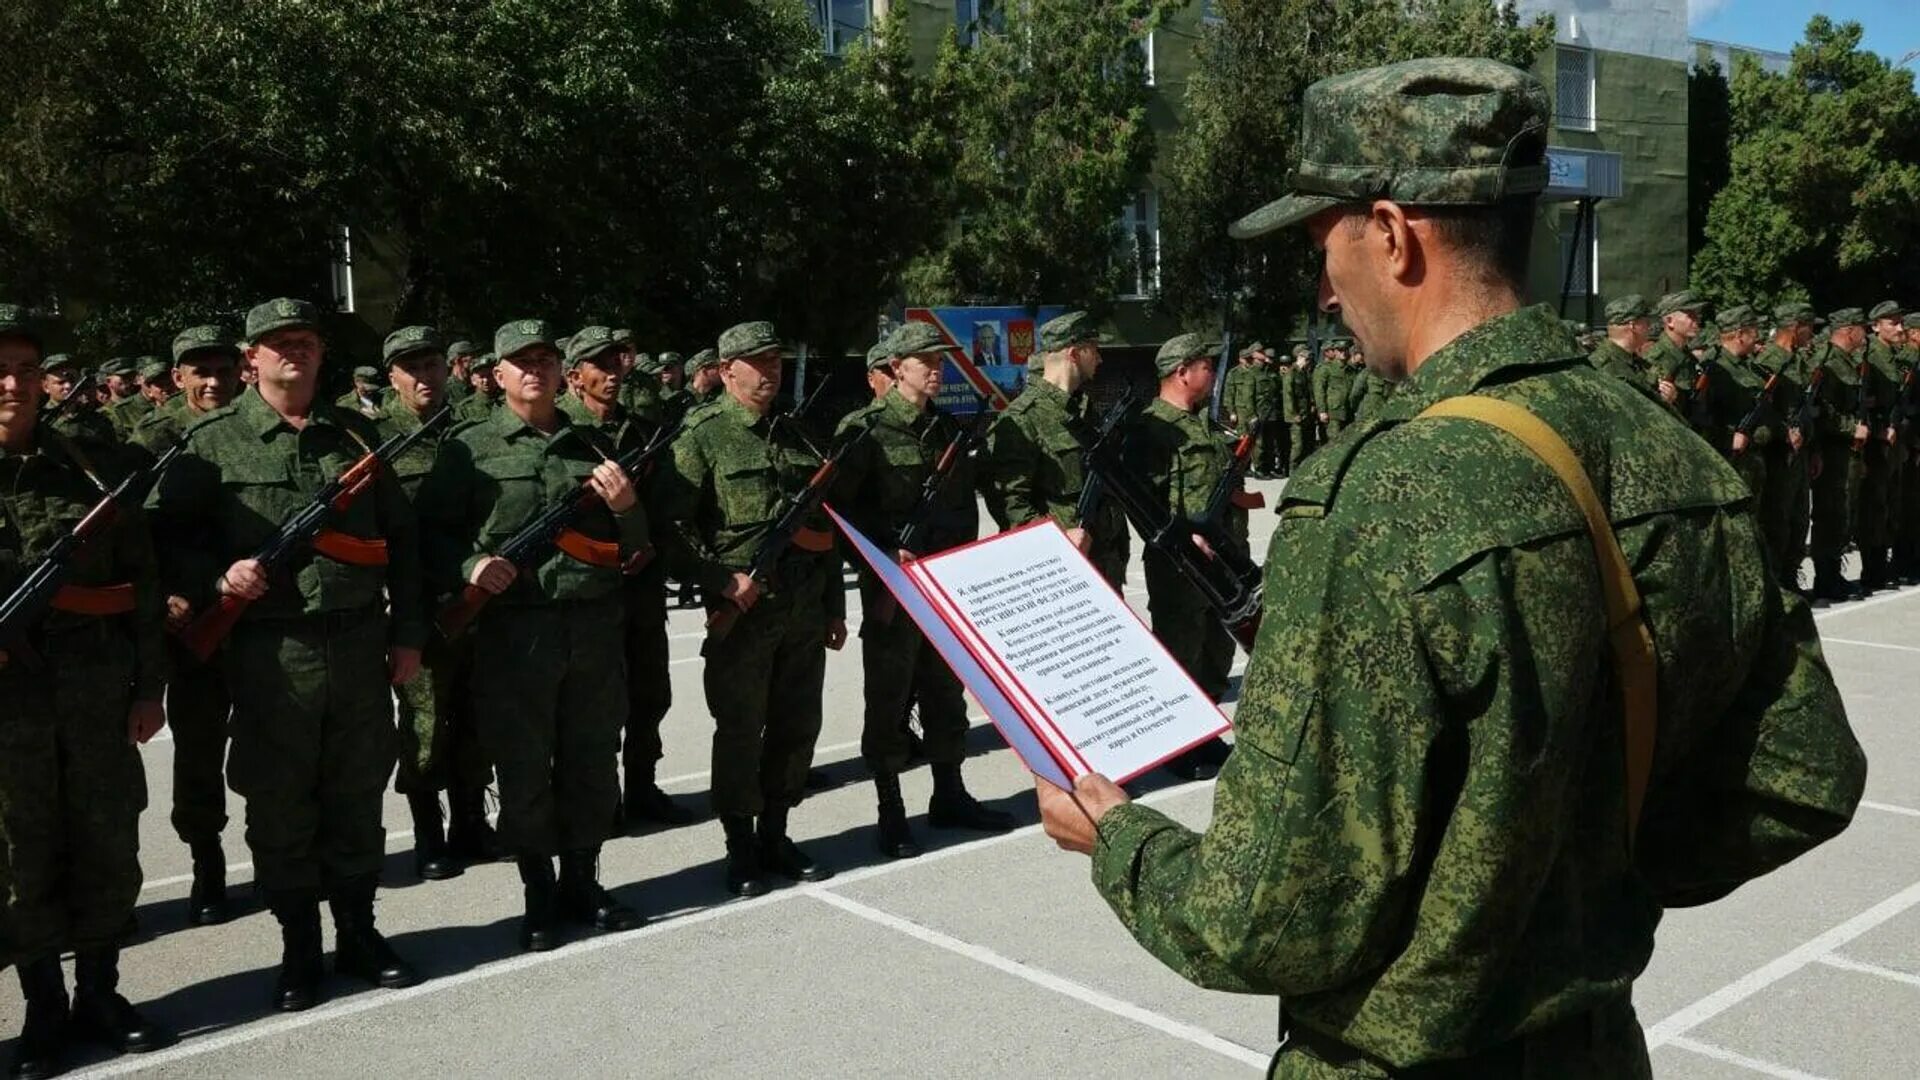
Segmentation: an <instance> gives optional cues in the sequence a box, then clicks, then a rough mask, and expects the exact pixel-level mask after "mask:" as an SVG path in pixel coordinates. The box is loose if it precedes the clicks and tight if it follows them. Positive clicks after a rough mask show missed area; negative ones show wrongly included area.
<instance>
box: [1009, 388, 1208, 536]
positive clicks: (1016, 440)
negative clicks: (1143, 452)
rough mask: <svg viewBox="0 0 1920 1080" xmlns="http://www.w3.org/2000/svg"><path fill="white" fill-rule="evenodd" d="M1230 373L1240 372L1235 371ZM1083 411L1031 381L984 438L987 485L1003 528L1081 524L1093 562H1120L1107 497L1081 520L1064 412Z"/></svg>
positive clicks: (1077, 463)
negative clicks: (1048, 522)
mask: <svg viewBox="0 0 1920 1080" xmlns="http://www.w3.org/2000/svg"><path fill="white" fill-rule="evenodd" d="M1235 370H1240V369H1238V368H1236V369H1235ZM1084 407H1085V397H1084V396H1083V395H1076V398H1075V399H1071V400H1070V399H1069V398H1068V397H1067V393H1066V391H1064V390H1062V389H1060V388H1059V387H1058V386H1055V385H1054V384H1052V383H1050V382H1048V381H1046V380H1045V379H1035V380H1033V381H1032V382H1029V383H1028V384H1027V388H1026V390H1024V391H1022V392H1021V394H1020V396H1019V397H1018V398H1016V399H1014V402H1013V404H1011V405H1009V406H1007V410H1006V411H1005V412H1003V413H1001V414H1000V418H999V419H998V420H996V421H994V425H993V430H992V431H991V432H989V433H988V436H987V463H986V471H987V483H988V484H989V485H990V486H991V487H992V488H993V491H994V499H993V500H992V502H991V504H990V505H995V506H997V507H998V509H999V510H1000V511H1001V512H1003V513H1005V514H1006V517H1007V520H1006V525H1007V526H1008V527H1009V528H1017V527H1019V526H1021V525H1025V524H1027V523H1028V522H1030V521H1037V520H1039V519H1040V518H1043V517H1051V518H1053V520H1054V521H1056V522H1058V523H1059V524H1060V527H1061V528H1063V529H1072V528H1077V527H1080V526H1082V525H1084V526H1085V527H1086V529H1087V531H1088V533H1089V534H1090V535H1091V536H1092V540H1093V552H1092V553H1090V554H1092V555H1093V557H1094V562H1095V563H1096V564H1100V563H1102V562H1103V558H1105V559H1107V560H1110V559H1111V558H1113V557H1115V556H1116V555H1117V557H1118V558H1120V559H1123V560H1124V558H1125V554H1124V552H1125V550H1126V546H1127V521H1126V517H1125V515H1124V514H1123V513H1122V512H1121V510H1120V507H1119V506H1118V505H1116V504H1115V503H1114V501H1113V500H1112V499H1100V500H1097V501H1096V502H1095V504H1094V505H1095V509H1094V519H1093V520H1092V521H1090V522H1082V521H1081V520H1080V493H1081V491H1082V490H1084V489H1085V487H1086V472H1085V470H1084V468H1083V463H1082V461H1081V455H1082V453H1083V452H1084V448H1083V447H1082V446H1081V445H1080V440H1079V439H1078V438H1076V437H1075V436H1074V434H1073V432H1072V431H1070V430H1068V428H1067V420H1068V415H1069V412H1068V410H1069V409H1072V410H1074V411H1075V412H1076V413H1077V412H1078V411H1080V410H1082V409H1083V408H1084Z"/></svg>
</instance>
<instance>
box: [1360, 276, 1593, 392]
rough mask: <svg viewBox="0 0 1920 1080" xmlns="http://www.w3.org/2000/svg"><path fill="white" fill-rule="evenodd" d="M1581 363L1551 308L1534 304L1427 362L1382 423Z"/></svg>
mask: <svg viewBox="0 0 1920 1080" xmlns="http://www.w3.org/2000/svg"><path fill="white" fill-rule="evenodd" d="M1579 357H1580V346H1579V343H1578V342H1576V341H1574V340H1573V335H1571V334H1569V333H1567V330H1566V327H1564V326H1561V325H1560V320H1559V318H1558V317H1556V316H1555V315H1554V313H1553V309H1552V308H1550V307H1548V306H1547V305H1545V304H1535V305H1533V306H1532V307H1525V308H1521V309H1520V310H1518V311H1511V312H1508V313H1507V314H1505V315H1501V316H1498V317H1496V318H1492V319H1489V320H1487V321H1486V322H1484V323H1481V324H1480V325H1479V326H1476V327H1474V328H1473V329H1471V330H1469V331H1467V332H1466V333H1464V334H1461V335H1460V336H1459V337H1457V338H1454V339H1453V340H1452V341H1449V342H1447V343H1446V344H1445V345H1443V346H1441V348H1440V350H1439V351H1438V352H1436V353H1434V354H1433V355H1432V356H1429V357H1427V361H1426V363H1424V364H1421V365H1420V369H1419V370H1418V371H1416V372H1414V373H1413V374H1412V375H1410V376H1408V377H1407V378H1406V379H1405V380H1403V381H1402V382H1401V383H1400V387H1399V389H1397V390H1395V391H1394V393H1393V396H1392V397H1390V398H1388V399H1387V404H1386V405H1385V406H1384V409H1385V412H1384V413H1383V417H1386V416H1390V417H1392V418H1393V419H1408V418H1411V417H1414V416H1418V415H1419V414H1420V412H1421V411H1422V410H1424V409H1425V408H1427V406H1429V405H1432V404H1434V403H1435V402H1439V401H1444V400H1446V399H1447V398H1450V397H1458V396H1460V395H1462V394H1470V393H1472V392H1473V391H1475V390H1478V389H1479V388H1481V387H1482V386H1485V385H1487V384H1489V383H1495V382H1510V381H1512V380H1513V379H1516V378H1519V377H1520V376H1521V375H1523V374H1526V373H1527V372H1528V371H1529V370H1531V369H1537V368H1546V367H1552V366H1554V365H1556V364H1560V363H1564V362H1565V361H1567V360H1570V359H1575V358H1579Z"/></svg>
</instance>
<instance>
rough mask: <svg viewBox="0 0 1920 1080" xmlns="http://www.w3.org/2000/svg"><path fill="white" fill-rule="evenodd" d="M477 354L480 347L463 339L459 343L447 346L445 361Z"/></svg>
mask: <svg viewBox="0 0 1920 1080" xmlns="http://www.w3.org/2000/svg"><path fill="white" fill-rule="evenodd" d="M479 354H480V346H478V345H475V344H474V343H473V342H471V341H468V340H467V339H465V338H461V339H460V340H459V341H456V342H454V343H453V344H451V345H449V346H447V359H449V360H457V359H459V358H460V357H462V356H478V355H479Z"/></svg>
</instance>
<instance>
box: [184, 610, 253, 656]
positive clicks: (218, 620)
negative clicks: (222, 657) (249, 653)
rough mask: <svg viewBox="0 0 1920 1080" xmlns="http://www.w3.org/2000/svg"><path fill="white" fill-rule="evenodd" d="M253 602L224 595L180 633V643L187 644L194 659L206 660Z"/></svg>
mask: <svg viewBox="0 0 1920 1080" xmlns="http://www.w3.org/2000/svg"><path fill="white" fill-rule="evenodd" d="M251 603H252V601H250V600H243V599H241V598H240V597H238V596H230V595H222V596H221V597H220V599H218V600H216V601H214V604H213V606H212V607H210V608H208V609H207V610H205V611H203V612H201V613H200V617H199V618H197V619H195V620H193V624H192V625H191V626H188V627H187V628H186V630H185V631H183V632H182V633H181V634H180V644H182V645H184V646H186V649H187V651H188V652H190V653H192V654H193V656H194V659H196V660H200V661H202V662H205V661H206V660H207V659H209V658H210V657H212V656H213V651H214V650H215V649H218V648H219V647H220V643H221V642H222V641H225V640H226V639H227V635H228V634H230V633H232V632H233V626H234V624H235V623H237V622H239V621H240V616H242V615H244V614H246V612H247V606H248V605H249V604H251Z"/></svg>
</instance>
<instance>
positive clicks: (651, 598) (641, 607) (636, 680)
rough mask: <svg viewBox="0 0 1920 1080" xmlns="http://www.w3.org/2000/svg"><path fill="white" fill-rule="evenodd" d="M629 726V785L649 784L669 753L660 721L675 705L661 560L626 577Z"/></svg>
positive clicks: (624, 756)
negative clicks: (668, 653) (638, 782)
mask: <svg viewBox="0 0 1920 1080" xmlns="http://www.w3.org/2000/svg"><path fill="white" fill-rule="evenodd" d="M626 594H627V730H626V737H625V738H624V739H623V740H621V743H620V759H621V765H622V768H623V769H624V770H625V772H626V777H627V784H628V785H629V786H631V785H632V784H633V783H634V781H635V780H636V779H641V780H645V781H648V782H651V781H652V780H653V779H654V769H655V766H656V764H657V763H658V762H659V760H660V757H661V755H662V754H663V753H664V752H665V751H664V748H663V747H662V746H661V744H660V722H661V721H662V720H665V719H666V717H667V710H668V709H671V708H672V707H673V680H672V678H671V677H670V676H669V674H668V671H667V575H666V571H665V569H664V568H663V567H662V565H661V563H660V562H659V561H658V560H655V562H654V563H653V565H651V566H649V567H647V569H645V570H644V571H642V572H640V573H639V574H636V575H634V576H633V577H631V578H629V579H628V580H627V584H626Z"/></svg>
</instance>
